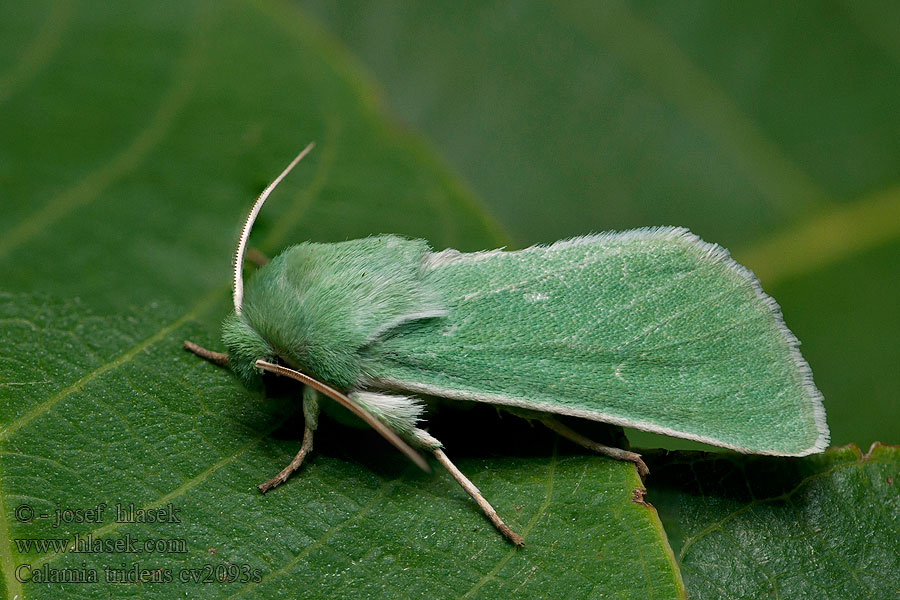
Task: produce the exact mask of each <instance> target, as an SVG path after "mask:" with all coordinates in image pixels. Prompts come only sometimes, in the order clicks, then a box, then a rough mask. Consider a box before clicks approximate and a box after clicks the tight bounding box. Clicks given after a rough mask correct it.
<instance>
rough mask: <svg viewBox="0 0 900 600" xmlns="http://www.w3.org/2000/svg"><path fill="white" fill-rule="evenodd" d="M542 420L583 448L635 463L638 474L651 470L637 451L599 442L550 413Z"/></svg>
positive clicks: (644, 473) (542, 417) (641, 474)
mask: <svg viewBox="0 0 900 600" xmlns="http://www.w3.org/2000/svg"><path fill="white" fill-rule="evenodd" d="M540 421H541V422H542V423H543V424H544V425H546V426H547V427H549V428H550V429H552V430H553V431H555V432H556V433H558V434H559V435H561V436H563V437H564V438H566V439H567V440H570V441H572V442H575V443H576V444H578V445H579V446H581V447H582V448H587V449H588V450H591V451H592V452H596V453H597V454H603V455H604V456H608V457H610V458H615V459H616V460H625V461H628V462H631V463H634V466H635V467H637V470H638V474H639V475H640V476H641V477H644V476H645V475H647V474H648V473H649V472H650V469H648V468H647V465H646V464H645V463H644V461H643V460H641V455H640V454H637V453H636V452H629V451H628V450H622V449H621V448H613V447H612V446H604V445H603V444H598V443H597V442H595V441H594V440H592V439H590V438H589V437H586V436H583V435H581V434H580V433H578V432H577V431H574V430H572V429H570V428H569V427H568V426H566V425H564V424H562V423H560V422H559V421H557V420H556V419H555V418H554V417H551V416H549V415H542V416H541V418H540Z"/></svg>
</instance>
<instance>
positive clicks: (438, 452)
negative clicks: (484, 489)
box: [414, 429, 525, 548]
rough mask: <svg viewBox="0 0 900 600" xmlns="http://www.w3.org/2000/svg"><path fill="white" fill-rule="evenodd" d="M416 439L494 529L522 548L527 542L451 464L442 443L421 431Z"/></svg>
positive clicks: (416, 434) (415, 433) (416, 432)
mask: <svg viewBox="0 0 900 600" xmlns="http://www.w3.org/2000/svg"><path fill="white" fill-rule="evenodd" d="M414 435H415V437H416V438H418V440H419V442H420V443H422V444H423V445H425V446H426V447H427V448H428V449H429V450H431V452H432V453H433V454H434V457H435V458H436V459H437V460H438V462H439V463H441V464H442V465H443V466H444V468H445V469H447V471H448V472H449V473H450V475H452V476H453V479H455V480H456V483H458V484H459V485H460V486H461V487H462V489H464V490H465V491H466V493H467V494H469V496H471V497H472V499H473V500H474V501H475V503H476V504H478V507H479V508H480V509H481V512H483V513H484V516H486V517H487V518H488V520H489V521H490V522H491V523H493V525H494V527H496V528H497V531H499V532H500V533H501V534H503V537H505V538H506V539H507V540H509V541H510V542H512V543H513V544H514V545H515V546H516V547H517V548H520V547H522V546H523V545H524V544H525V540H524V539H522V536H521V535H519V534H518V533H516V532H515V531H513V530H512V529H510V528H509V526H508V525H507V524H506V523H504V522H503V519H501V518H500V516H499V515H498V514H497V511H496V510H494V507H493V506H491V503H490V502H488V501H487V500H486V499H485V497H484V496H482V495H481V491H480V490H479V489H478V488H477V487H475V484H474V483H472V482H471V481H469V478H468V477H466V476H465V475H463V474H462V471H460V470H459V469H458V468H456V465H454V464H453V463H452V462H450V459H449V458H447V455H446V454H444V451H443V450H442V449H441V443H440V442H438V441H437V440H436V439H434V438H433V437H431V435H429V434H428V433H426V432H424V431H422V430H421V429H417V430H415V432H414Z"/></svg>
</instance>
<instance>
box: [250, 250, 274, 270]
mask: <svg viewBox="0 0 900 600" xmlns="http://www.w3.org/2000/svg"><path fill="white" fill-rule="evenodd" d="M247 260H249V261H250V262H252V263H253V264H254V265H256V268H259V267H261V266H263V265H264V264H266V263H267V262H269V257H268V256H266V255H265V254H263V252H262V251H261V250H259V249H258V248H254V247H253V246H250V247H249V248H247Z"/></svg>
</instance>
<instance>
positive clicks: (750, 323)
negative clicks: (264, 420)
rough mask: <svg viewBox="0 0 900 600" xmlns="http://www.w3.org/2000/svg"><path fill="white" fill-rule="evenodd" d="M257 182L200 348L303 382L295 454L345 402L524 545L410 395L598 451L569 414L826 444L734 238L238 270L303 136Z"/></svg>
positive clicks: (325, 250)
mask: <svg viewBox="0 0 900 600" xmlns="http://www.w3.org/2000/svg"><path fill="white" fill-rule="evenodd" d="M312 146H313V145H312V144H310V145H309V146H308V147H307V148H305V149H304V150H303V152H301V153H300V154H299V155H298V156H297V157H296V158H295V159H294V160H293V161H292V162H291V163H290V165H288V167H287V168H286V169H285V170H284V171H283V172H282V173H281V174H280V175H279V176H278V177H277V178H276V179H275V180H274V181H273V182H272V183H271V184H270V185H269V186H268V187H267V188H266V189H265V190H264V191H263V192H262V194H260V196H259V197H258V198H257V200H256V202H255V203H254V205H253V207H252V209H251V210H250V213H249V215H248V217H247V219H246V221H245V223H244V227H243V230H242V231H241V235H240V239H239V241H238V245H237V250H236V251H235V256H234V281H233V284H234V285H233V299H234V312H233V313H232V314H231V315H229V316H228V317H227V318H226V320H225V322H224V325H223V327H222V340H223V342H224V344H225V346H226V347H227V349H228V352H227V353H220V352H213V351H210V350H207V349H204V348H201V347H199V346H197V345H196V344H193V343H191V342H189V341H186V342H185V347H186V348H187V349H188V350H190V351H192V352H194V353H195V354H198V355H199V356H201V357H203V358H205V359H208V360H210V361H213V362H215V363H218V364H220V365H227V366H229V367H230V368H231V369H232V370H233V371H234V373H235V374H236V375H237V376H238V377H239V378H240V379H241V380H242V381H243V382H244V383H245V384H247V385H248V386H258V385H259V384H260V382H261V377H262V373H263V372H270V373H275V374H277V375H283V376H287V377H291V378H293V379H296V380H297V381H299V382H301V383H303V384H304V386H305V387H304V392H303V396H302V398H303V400H302V406H303V414H304V417H305V425H304V432H303V441H302V443H301V446H300V450H299V452H298V453H297V455H296V456H295V457H294V459H293V460H292V461H291V463H290V464H289V465H288V466H287V467H285V468H284V469H283V470H282V471H281V472H280V473H278V475H276V476H275V477H274V478H272V479H271V480H269V481H266V482H265V483H262V484H260V485H259V490H260V492H263V493H265V492H267V491H268V490H270V489H272V488H274V487H275V486H277V485H279V484H281V483H283V482H284V481H285V480H287V478H288V477H289V476H290V475H291V474H292V473H293V472H294V471H296V470H297V469H298V468H299V467H300V465H301V464H302V463H303V460H304V459H305V457H306V456H307V455H308V454H309V453H310V451H311V450H312V447H313V435H314V433H315V430H316V427H317V423H318V415H319V406H320V403H321V402H326V401H327V400H326V399H325V398H326V397H327V398H330V399H331V400H334V401H336V402H337V403H339V404H340V405H342V406H344V407H346V408H347V409H349V410H350V411H351V412H352V413H354V414H356V415H357V416H358V417H360V418H361V419H362V420H363V421H364V422H365V423H367V424H368V425H370V426H371V427H372V428H373V429H375V430H376V431H377V432H378V433H380V434H381V435H382V436H383V437H384V438H385V439H387V440H388V441H389V442H390V443H391V444H393V445H394V446H395V447H397V448H398V449H399V450H400V451H401V452H403V453H404V454H405V455H406V456H408V457H409V458H410V459H411V460H412V461H413V462H415V463H416V464H417V465H419V466H420V467H421V468H423V469H425V470H429V467H428V463H427V462H426V461H425V459H424V458H423V457H422V455H421V454H420V451H424V452H427V453H430V454H432V455H433V456H434V457H435V458H436V459H437V461H438V462H439V463H440V464H441V465H443V466H444V467H445V468H446V469H447V470H448V471H449V472H450V474H451V475H452V476H453V477H454V479H456V481H457V482H459V484H460V485H461V486H462V487H463V489H465V491H466V492H467V493H468V494H469V495H470V496H471V497H472V498H473V499H474V500H475V501H476V502H477V503H478V505H479V507H480V508H481V509H482V511H483V512H484V514H485V515H486V516H487V518H488V519H489V520H490V521H491V523H493V524H494V526H495V527H496V528H497V529H498V530H499V531H500V532H501V533H502V534H503V535H504V536H505V537H506V538H507V539H508V540H509V541H510V542H512V543H513V544H515V545H516V546H521V545H522V544H523V539H522V537H521V536H519V535H518V534H516V533H515V532H513V531H512V530H511V529H510V528H509V527H508V526H507V525H506V524H505V523H504V522H503V521H502V520H501V518H500V517H499V516H498V515H497V512H496V511H495V510H494V509H493V507H491V505H490V504H489V503H488V502H487V500H486V499H485V498H484V497H483V496H482V495H481V493H480V492H479V491H478V489H477V488H476V487H475V486H474V485H473V484H472V482H471V481H469V479H468V478H466V476H465V475H463V474H462V473H461V472H460V471H459V469H457V468H456V466H455V465H454V464H453V463H452V462H451V461H450V460H449V459H448V458H447V455H446V454H445V453H444V450H443V447H442V445H441V443H440V441H438V440H437V439H435V438H434V437H433V436H431V435H430V434H429V433H428V432H427V431H425V430H424V429H423V428H422V423H421V417H422V413H423V405H422V403H421V400H419V399H417V395H420V394H426V395H430V396H437V397H441V398H447V399H451V400H468V401H475V402H485V403H489V404H493V405H495V406H498V407H503V408H505V409H507V410H509V411H511V412H514V413H516V414H519V415H521V416H524V417H526V418H530V419H534V420H537V421H540V422H541V423H543V424H545V425H546V426H548V427H549V428H550V429H552V430H553V431H555V432H557V433H559V434H560V435H562V436H564V437H566V438H569V439H571V440H572V441H574V442H576V443H578V444H580V445H582V446H584V447H586V448H588V449H590V450H592V451H595V452H598V453H601V454H604V455H606V456H609V457H612V458H615V459H620V460H625V461H631V462H633V463H634V464H635V466H636V468H637V469H638V472H639V473H640V475H641V476H644V475H646V474H647V472H648V470H647V467H646V465H645V464H644V462H643V461H642V460H641V458H640V456H639V455H638V454H636V453H633V452H630V451H627V450H622V449H619V448H612V447H609V446H604V445H601V444H598V443H596V442H594V441H592V440H590V439H589V438H587V437H585V436H583V435H581V434H579V433H577V432H576V431H574V430H572V429H571V428H569V427H568V426H567V425H565V424H563V423H561V422H560V421H559V420H558V419H557V418H556V417H557V416H558V415H567V416H572V417H580V418H582V419H590V420H595V421H602V422H605V423H611V424H615V425H621V426H624V427H631V428H634V429H640V430H644V431H650V432H654V433H662V434H665V435H669V436H674V437H679V438H685V439H690V440H697V441H700V442H705V443H707V444H712V445H715V446H722V447H725V448H730V449H732V450H736V451H738V452H744V453H753V454H771V455H778V456H804V455H807V454H811V453H815V452H821V451H823V450H824V449H825V447H826V446H827V444H828V437H829V432H828V426H827V424H826V421H825V410H824V408H823V405H822V395H821V394H820V392H819V390H818V389H817V388H816V386H815V384H814V383H813V379H812V373H811V371H810V368H809V366H808V365H807V363H806V361H805V360H804V359H803V357H802V356H801V354H800V352H799V350H798V345H799V342H798V340H797V338H796V337H794V335H793V334H792V333H791V332H790V331H789V330H788V329H787V327H786V326H785V324H784V322H783V320H782V317H781V312H780V309H779V307H778V305H777V304H776V303H775V301H774V300H773V299H772V298H770V297H769V296H767V295H766V294H765V293H764V292H763V290H762V287H761V286H760V283H759V281H758V280H757V279H756V278H755V277H754V276H753V274H752V273H751V272H750V271H749V270H748V269H746V268H745V267H742V266H741V265H739V264H738V263H737V262H735V261H734V260H733V259H732V258H731V257H730V255H729V254H728V251H727V250H725V249H724V248H722V247H720V246H717V245H715V244H709V243H706V242H704V241H702V240H701V239H700V238H698V237H697V236H695V235H693V234H692V233H690V232H689V231H688V230H686V229H682V228H676V227H652V228H645V229H636V230H632V231H625V232H611V233H601V234H596V235H587V236H583V237H576V238H572V239H569V240H564V241H560V242H556V243H554V244H550V245H546V246H532V247H530V248H527V249H524V250H518V251H512V252H510V251H504V250H502V249H501V250H490V251H483V252H474V253H462V252H458V251H456V250H443V251H440V252H435V251H433V250H432V249H431V248H430V247H429V246H428V244H427V243H426V242H425V241H423V240H414V239H406V238H403V237H399V236H396V235H378V236H373V237H368V238H365V239H359V240H352V241H345V242H338V243H331V244H318V243H302V244H298V245H296V246H292V247H290V248H288V249H286V250H285V251H284V252H282V253H281V254H280V255H278V256H277V257H275V258H274V259H273V260H271V261H269V262H267V263H265V264H264V265H263V266H261V267H260V268H259V270H258V271H257V272H256V273H255V274H254V275H253V276H252V278H251V279H250V280H249V281H248V285H247V287H246V289H245V288H244V281H243V275H242V272H243V263H244V257H245V254H246V250H247V243H248V239H249V236H250V231H251V230H252V228H253V223H254V221H255V220H256V217H257V215H258V214H259V211H260V209H261V208H262V206H263V204H264V203H265V201H266V199H267V198H268V197H269V195H270V194H271V192H272V190H274V188H275V186H277V185H278V184H279V183H280V182H281V180H282V179H283V178H284V177H285V176H286V175H287V174H288V173H289V172H290V170H291V169H292V168H293V167H294V166H295V165H296V164H297V163H298V162H299V161H300V160H301V159H302V158H303V157H304V156H305V155H306V154H307V153H308V152H309V151H310V150H311V149H312Z"/></svg>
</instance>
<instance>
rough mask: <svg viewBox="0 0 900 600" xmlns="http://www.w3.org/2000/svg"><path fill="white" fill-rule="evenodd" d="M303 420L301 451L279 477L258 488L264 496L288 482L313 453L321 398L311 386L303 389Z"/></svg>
mask: <svg viewBox="0 0 900 600" xmlns="http://www.w3.org/2000/svg"><path fill="white" fill-rule="evenodd" d="M303 418H304V420H305V421H306V423H305V424H304V426H303V443H302V444H300V451H299V452H297V455H296V456H294V459H293V460H292V461H291V462H290V464H289V465H288V466H286V467H285V468H284V469H282V470H281V472H280V473H279V474H278V475H276V476H275V477H273V478H272V479H270V480H269V481H266V482H263V483H261V484H259V485H258V486H256V488H257V489H258V490H259V491H260V492H262V493H263V494H265V493H266V492H268V491H269V490H271V489H272V488H273V487H276V486H279V485H281V484H282V483H284V482H285V481H287V478H288V477H290V476H291V474H292V473H293V472H294V471H296V470H297V469H299V468H300V465H301V464H303V459H305V458H306V455H307V454H309V453H310V452H312V449H313V434H314V433H315V431H316V428H317V427H318V426H319V398H318V392H316V390H314V389H313V388H311V387H309V386H304V388H303Z"/></svg>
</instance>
